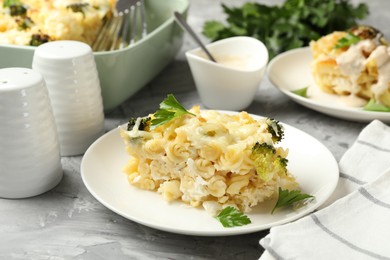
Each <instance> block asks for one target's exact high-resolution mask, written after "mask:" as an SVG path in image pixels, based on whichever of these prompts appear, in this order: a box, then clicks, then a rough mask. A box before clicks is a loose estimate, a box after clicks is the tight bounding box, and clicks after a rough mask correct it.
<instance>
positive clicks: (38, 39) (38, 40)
mask: <svg viewBox="0 0 390 260" xmlns="http://www.w3.org/2000/svg"><path fill="white" fill-rule="evenodd" d="M49 41H50V36H49V35H47V34H33V35H32V36H31V40H30V45H31V46H39V45H41V44H44V43H46V42H49Z"/></svg>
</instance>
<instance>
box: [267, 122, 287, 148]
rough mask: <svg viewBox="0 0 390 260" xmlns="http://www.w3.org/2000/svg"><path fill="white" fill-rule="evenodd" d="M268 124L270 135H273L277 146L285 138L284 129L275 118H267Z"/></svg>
mask: <svg viewBox="0 0 390 260" xmlns="http://www.w3.org/2000/svg"><path fill="white" fill-rule="evenodd" d="M266 123H267V125H268V129H267V130H268V133H270V134H271V135H272V141H273V142H274V143H275V144H276V143H278V142H280V141H281V140H282V139H283V137H284V128H283V126H282V125H281V124H280V122H279V121H277V120H275V119H273V118H267V120H266Z"/></svg>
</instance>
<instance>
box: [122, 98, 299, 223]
mask: <svg viewBox="0 0 390 260" xmlns="http://www.w3.org/2000/svg"><path fill="white" fill-rule="evenodd" d="M120 134H121V136H122V138H123V140H124V142H125V144H126V150H127V152H128V154H129V155H130V159H129V161H128V164H127V165H126V166H125V168H124V171H125V173H126V174H127V176H128V181H129V183H131V184H132V185H134V186H136V187H138V188H141V189H145V190H151V191H156V192H158V193H160V194H161V195H162V197H163V198H164V199H165V200H166V201H168V202H171V201H175V200H178V201H182V202H185V203H186V204H188V205H191V206H193V207H199V206H203V207H204V208H205V209H206V211H208V212H209V213H210V214H212V215H214V216H216V215H217V214H218V213H221V211H222V210H223V209H226V211H228V212H232V208H231V207H233V208H238V209H239V210H240V211H242V212H245V213H246V212H250V211H251V209H252V208H253V207H255V206H256V205H258V204H261V202H263V201H266V200H269V199H272V198H276V197H277V196H278V194H279V193H280V192H281V190H295V191H296V190H298V183H297V181H296V180H295V178H294V176H293V175H292V174H291V173H290V172H289V171H288V169H287V163H288V161H287V159H286V157H287V154H288V149H285V148H282V147H278V146H277V144H278V143H279V141H281V139H282V138H283V134H284V133H283V126H282V125H281V124H280V123H279V122H278V121H276V120H273V119H270V118H263V119H260V120H255V119H254V118H253V117H252V116H251V115H249V114H248V113H247V112H240V113H237V114H227V113H222V112H219V111H215V110H200V108H199V107H198V106H194V107H192V108H191V109H190V110H186V109H185V108H184V107H183V106H181V105H180V103H178V101H177V100H176V99H175V97H174V96H173V95H168V97H167V98H166V99H165V100H164V101H163V102H162V103H161V104H160V109H159V110H157V111H156V112H155V113H154V114H151V115H149V116H146V117H140V118H132V119H130V120H129V123H128V125H127V128H126V129H124V128H123V127H122V128H121V129H120ZM293 196H294V195H293ZM295 198H296V196H295ZM306 198H307V197H306ZM233 211H234V210H233ZM228 212H222V213H223V214H222V215H223V216H224V217H226V215H229V214H228Z"/></svg>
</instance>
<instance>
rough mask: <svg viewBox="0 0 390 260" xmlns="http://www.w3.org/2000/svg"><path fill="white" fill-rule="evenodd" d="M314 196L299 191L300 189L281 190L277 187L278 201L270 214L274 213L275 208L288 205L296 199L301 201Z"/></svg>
mask: <svg viewBox="0 0 390 260" xmlns="http://www.w3.org/2000/svg"><path fill="white" fill-rule="evenodd" d="M309 198H314V197H313V196H312V195H309V194H304V193H301V191H300V190H291V191H290V190H283V189H282V188H279V196H278V201H277V202H276V204H275V206H274V208H273V209H272V211H271V214H273V213H274V211H275V209H277V208H281V207H285V206H289V205H292V204H294V203H295V202H298V201H303V200H305V199H309Z"/></svg>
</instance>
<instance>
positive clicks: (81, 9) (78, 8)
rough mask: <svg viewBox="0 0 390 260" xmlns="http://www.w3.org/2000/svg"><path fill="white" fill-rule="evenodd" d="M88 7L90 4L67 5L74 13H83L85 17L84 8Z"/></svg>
mask: <svg viewBox="0 0 390 260" xmlns="http://www.w3.org/2000/svg"><path fill="white" fill-rule="evenodd" d="M87 6H89V4H88V3H74V4H70V5H67V6H66V8H68V9H71V10H72V11H73V12H74V13H82V14H83V15H85V14H84V8H86V7H87Z"/></svg>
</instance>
